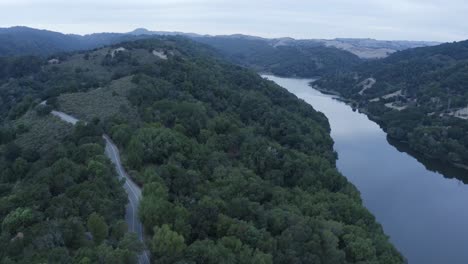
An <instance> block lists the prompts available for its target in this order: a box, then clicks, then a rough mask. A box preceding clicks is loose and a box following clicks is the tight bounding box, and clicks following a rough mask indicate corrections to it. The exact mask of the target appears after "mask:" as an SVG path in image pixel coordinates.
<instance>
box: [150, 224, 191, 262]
mask: <svg viewBox="0 0 468 264" xmlns="http://www.w3.org/2000/svg"><path fill="white" fill-rule="evenodd" d="M186 247H187V246H186V245H185V239H184V237H183V236H181V235H179V234H178V233H177V232H175V231H172V230H171V228H170V227H169V225H162V226H161V227H159V226H157V227H155V228H154V236H153V239H152V241H151V251H152V252H153V254H154V255H155V257H156V258H158V261H157V262H158V263H174V262H176V261H177V260H178V259H180V258H181V257H182V252H183V251H184V250H185V248H186Z"/></svg>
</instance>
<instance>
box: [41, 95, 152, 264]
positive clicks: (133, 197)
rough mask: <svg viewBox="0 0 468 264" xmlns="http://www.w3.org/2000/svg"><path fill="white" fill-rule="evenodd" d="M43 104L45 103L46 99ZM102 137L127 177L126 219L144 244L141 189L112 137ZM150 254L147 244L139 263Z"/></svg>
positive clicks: (67, 118)
mask: <svg viewBox="0 0 468 264" xmlns="http://www.w3.org/2000/svg"><path fill="white" fill-rule="evenodd" d="M41 104H45V101H44V102H42V103H41ZM51 114H53V115H54V116H56V117H58V118H60V119H62V120H63V121H65V122H67V123H70V124H72V125H75V124H76V123H77V122H78V121H79V120H78V119H76V118H75V117H73V116H70V115H67V114H65V113H63V112H58V111H52V112H51ZM102 138H103V139H104V140H105V141H106V149H105V153H106V156H107V157H108V158H109V159H110V160H111V161H112V163H113V164H114V166H115V170H116V171H117V173H118V176H119V178H121V179H125V185H124V188H125V191H126V192H127V195H128V204H127V206H126V213H125V220H126V222H127V225H128V230H129V231H130V232H134V233H136V234H137V236H138V240H140V241H141V242H142V243H143V245H144V243H145V240H144V233H143V225H142V224H141V222H140V219H139V218H138V206H139V204H140V199H141V189H140V187H138V185H136V184H135V183H134V182H133V181H132V179H131V178H130V177H129V176H128V174H127V173H126V172H125V169H124V168H123V166H122V162H121V161H120V154H119V149H118V148H117V146H116V145H115V144H114V142H113V141H112V139H111V138H110V137H109V136H108V135H105V134H104V135H103V136H102ZM149 256H150V255H149V252H148V250H146V246H145V250H144V251H143V252H142V253H141V254H140V255H138V263H139V264H150V263H151V261H150V257H149Z"/></svg>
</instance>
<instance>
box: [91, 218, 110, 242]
mask: <svg viewBox="0 0 468 264" xmlns="http://www.w3.org/2000/svg"><path fill="white" fill-rule="evenodd" d="M87 227H88V230H89V231H90V232H91V234H92V235H93V239H94V241H95V242H96V243H97V244H100V243H101V242H102V241H103V240H104V239H106V238H107V236H108V235H109V227H108V226H107V224H106V222H105V221H104V218H103V217H102V216H100V215H98V214H96V213H92V214H91V215H90V216H89V218H88V222H87Z"/></svg>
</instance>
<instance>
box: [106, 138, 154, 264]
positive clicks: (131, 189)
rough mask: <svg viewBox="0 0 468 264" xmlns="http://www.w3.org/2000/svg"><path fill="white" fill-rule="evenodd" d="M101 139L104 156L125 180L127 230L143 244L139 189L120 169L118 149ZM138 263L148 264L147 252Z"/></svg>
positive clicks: (140, 257)
mask: <svg viewBox="0 0 468 264" xmlns="http://www.w3.org/2000/svg"><path fill="white" fill-rule="evenodd" d="M102 137H103V138H104V140H105V141H106V156H107V157H109V159H110V160H111V161H112V163H114V165H115V169H116V171H117V173H118V174H119V177H120V178H124V179H125V185H124V188H125V190H126V191H127V194H128V201H129V203H128V205H127V212H126V214H125V219H126V221H127V224H128V228H129V230H130V232H134V233H136V234H137V235H138V239H139V240H140V241H141V242H144V234H143V226H142V224H141V222H140V219H138V205H139V204H140V199H141V189H140V187H138V186H137V185H136V184H135V183H134V182H133V181H132V180H131V179H130V177H129V176H128V174H127V173H126V172H125V170H124V168H123V167H122V163H121V162H120V154H119V149H118V148H117V146H116V145H115V144H114V142H112V139H111V138H110V137H109V136H107V135H103V136H102ZM138 263H140V264H149V263H150V259H149V253H148V251H147V250H145V251H143V253H142V254H140V256H138Z"/></svg>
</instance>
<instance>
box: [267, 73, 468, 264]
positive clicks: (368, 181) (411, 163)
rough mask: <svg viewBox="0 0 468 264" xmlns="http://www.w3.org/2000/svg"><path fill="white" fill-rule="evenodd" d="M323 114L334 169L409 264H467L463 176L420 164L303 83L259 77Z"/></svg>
mask: <svg viewBox="0 0 468 264" xmlns="http://www.w3.org/2000/svg"><path fill="white" fill-rule="evenodd" d="M264 77H266V78H268V79H270V80H273V81H275V82H276V83H278V84H279V85H281V86H283V87H284V88H286V89H288V90H289V91H290V92H292V93H294V94H295V95H296V96H298V97H299V98H301V99H303V100H305V101H306V102H307V103H309V104H311V105H312V106H313V107H314V108H315V109H316V110H319V111H321V112H323V113H324V114H325V115H326V116H327V118H328V120H329V122H330V125H331V128H332V133H331V134H332V137H333V139H334V141H335V149H336V151H337V152H338V156H339V159H338V162H337V165H338V168H339V170H340V171H341V172H342V173H343V174H344V175H345V176H346V177H347V178H348V179H349V180H350V181H351V182H352V183H353V184H354V185H356V187H357V188H358V189H359V191H360V192H361V195H362V198H363V200H364V204H365V206H366V207H367V208H368V209H369V210H370V211H371V212H372V213H373V214H374V215H375V216H376V218H377V220H378V221H379V222H380V223H381V224H382V226H383V227H384V230H385V233H386V234H387V235H389V236H390V239H391V241H392V243H393V244H394V245H395V246H396V247H397V248H398V250H400V252H401V253H402V254H403V255H404V256H405V257H406V258H407V259H408V262H409V263H410V264H413V263H416V264H431V263H434V264H467V263H468V186H467V185H465V184H464V183H463V181H465V182H467V179H468V172H466V171H463V170H458V169H455V168H451V167H450V166H445V165H444V164H437V162H434V161H429V160H425V159H423V158H421V157H417V155H414V153H411V151H410V150H408V148H407V147H406V146H404V145H402V144H399V143H397V142H392V141H389V140H387V136H386V134H385V132H383V131H382V129H381V128H380V127H379V126H378V125H377V124H376V123H374V122H373V121H370V120H369V119H368V118H367V117H366V116H365V115H364V114H360V113H358V112H354V111H353V110H352V109H351V107H349V106H348V105H346V104H344V103H342V102H339V101H337V100H334V99H333V98H332V97H331V96H328V95H323V94H321V93H320V92H318V91H316V90H314V89H312V88H311V87H310V86H309V85H308V82H309V81H310V80H304V79H286V78H278V77H274V76H266V75H265V76H264Z"/></svg>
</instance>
